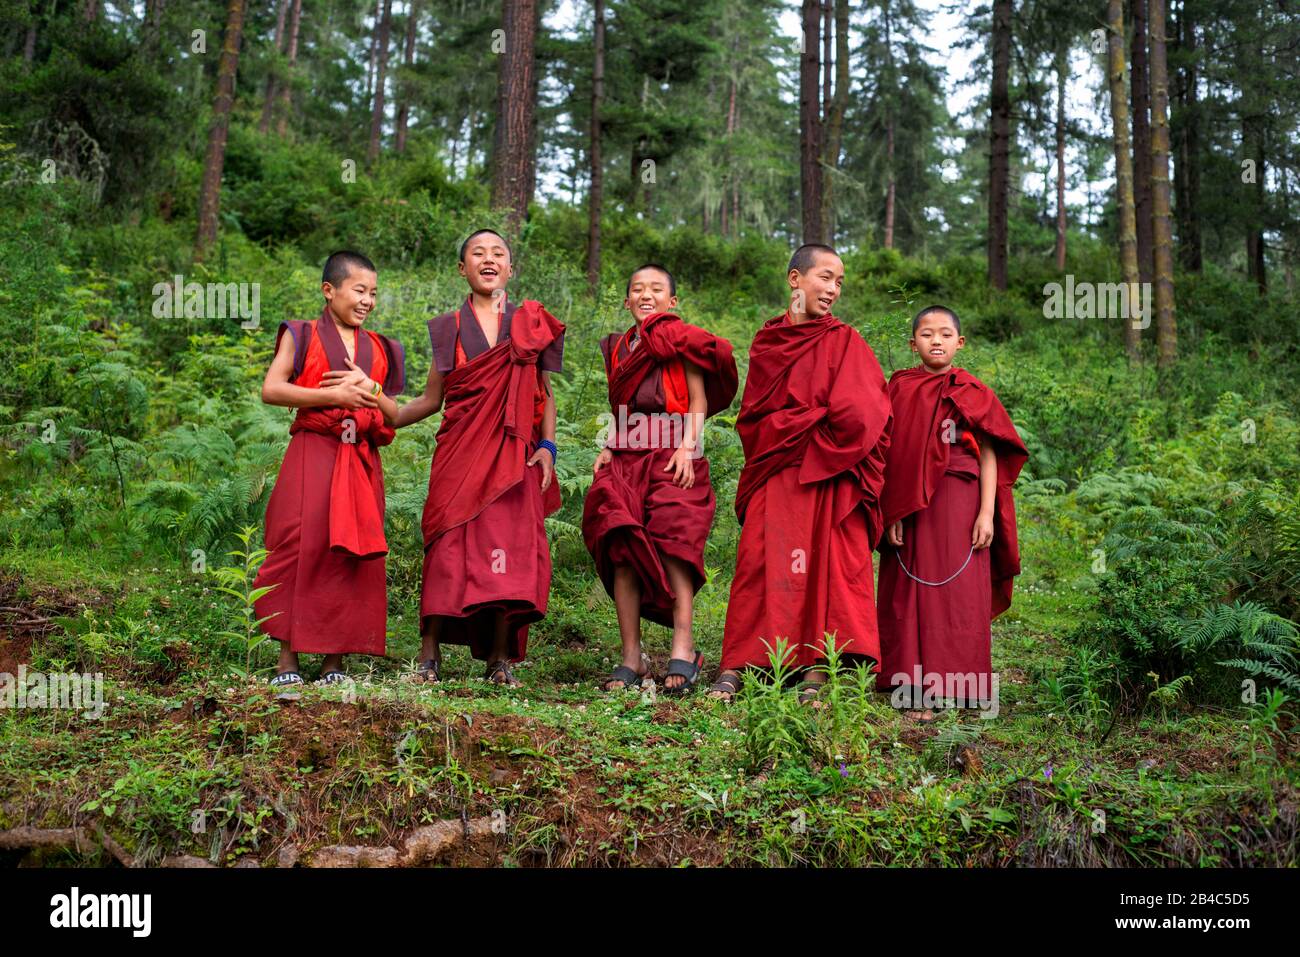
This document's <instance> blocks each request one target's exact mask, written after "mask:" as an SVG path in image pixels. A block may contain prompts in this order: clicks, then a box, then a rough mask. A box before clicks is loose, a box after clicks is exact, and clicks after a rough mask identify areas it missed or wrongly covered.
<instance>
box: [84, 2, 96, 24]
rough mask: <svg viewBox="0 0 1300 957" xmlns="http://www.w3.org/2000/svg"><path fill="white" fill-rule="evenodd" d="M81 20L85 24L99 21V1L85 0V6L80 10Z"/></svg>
mask: <svg viewBox="0 0 1300 957" xmlns="http://www.w3.org/2000/svg"><path fill="white" fill-rule="evenodd" d="M81 15H82V19H84V20H85V21H86V22H87V23H94V22H95V21H96V20H98V19H99V0H86V2H85V6H83V7H82V8H81Z"/></svg>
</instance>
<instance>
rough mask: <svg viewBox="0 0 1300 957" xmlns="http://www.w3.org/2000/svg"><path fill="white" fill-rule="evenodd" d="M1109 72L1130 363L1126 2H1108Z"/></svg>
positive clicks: (1135, 327)
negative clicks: (1125, 51)
mask: <svg viewBox="0 0 1300 957" xmlns="http://www.w3.org/2000/svg"><path fill="white" fill-rule="evenodd" d="M1106 28H1107V51H1108V54H1109V56H1108V58H1107V63H1106V66H1107V69H1106V79H1107V81H1108V83H1109V86H1110V120H1111V128H1112V130H1113V132H1114V138H1115V205H1116V206H1117V207H1118V209H1119V270H1120V278H1121V279H1122V280H1123V281H1124V284H1125V286H1126V287H1127V288H1128V290H1129V296H1128V299H1129V315H1127V316H1124V317H1123V320H1124V348H1125V351H1127V352H1128V357H1129V361H1130V362H1137V361H1138V359H1139V357H1140V346H1141V341H1142V328H1141V324H1140V323H1136V322H1134V316H1133V313H1134V312H1135V311H1136V310H1137V309H1139V308H1140V304H1141V302H1142V297H1141V295H1135V294H1134V293H1136V292H1138V291H1139V290H1140V287H1139V285H1138V284H1139V283H1140V282H1141V277H1140V276H1139V275H1138V264H1137V230H1136V226H1135V221H1136V214H1135V213H1134V211H1133V157H1132V154H1131V153H1130V146H1129V134H1128V97H1127V96H1125V91H1124V0H1109V3H1108V4H1107V7H1106Z"/></svg>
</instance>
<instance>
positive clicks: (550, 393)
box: [542, 371, 556, 442]
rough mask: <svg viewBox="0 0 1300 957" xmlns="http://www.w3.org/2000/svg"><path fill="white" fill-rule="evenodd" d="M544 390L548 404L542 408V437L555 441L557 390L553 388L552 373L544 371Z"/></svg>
mask: <svg viewBox="0 0 1300 957" xmlns="http://www.w3.org/2000/svg"><path fill="white" fill-rule="evenodd" d="M542 391H543V392H545V393H546V405H545V406H543V408H542V438H544V439H549V440H550V441H552V442H554V441H555V420H556V413H555V390H554V389H552V388H551V374H550V373H549V372H545V371H543V372H542Z"/></svg>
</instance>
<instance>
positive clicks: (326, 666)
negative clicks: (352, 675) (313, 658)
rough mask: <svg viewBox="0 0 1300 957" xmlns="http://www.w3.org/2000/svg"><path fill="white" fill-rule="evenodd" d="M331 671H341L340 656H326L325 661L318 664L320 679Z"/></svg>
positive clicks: (341, 660) (341, 662)
mask: <svg viewBox="0 0 1300 957" xmlns="http://www.w3.org/2000/svg"><path fill="white" fill-rule="evenodd" d="M333 671H338V672H342V671H343V656H342V655H326V656H325V660H324V661H322V662H321V663H320V673H321V677H322V678H323V677H325V676H326V675H327V674H329V673H330V672H333Z"/></svg>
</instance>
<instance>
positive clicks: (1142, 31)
mask: <svg viewBox="0 0 1300 957" xmlns="http://www.w3.org/2000/svg"><path fill="white" fill-rule="evenodd" d="M1148 2H1149V0H1132V3H1133V69H1132V71H1131V72H1132V80H1131V92H1132V97H1133V209H1134V213H1135V215H1136V217H1137V255H1138V272H1139V273H1140V274H1141V276H1142V281H1143V282H1151V281H1152V268H1153V267H1152V258H1151V248H1152V244H1153V242H1154V239H1153V234H1152V220H1151V121H1150V116H1151V83H1150V77H1149V72H1148V65H1147V30H1148V24H1147V4H1148Z"/></svg>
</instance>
